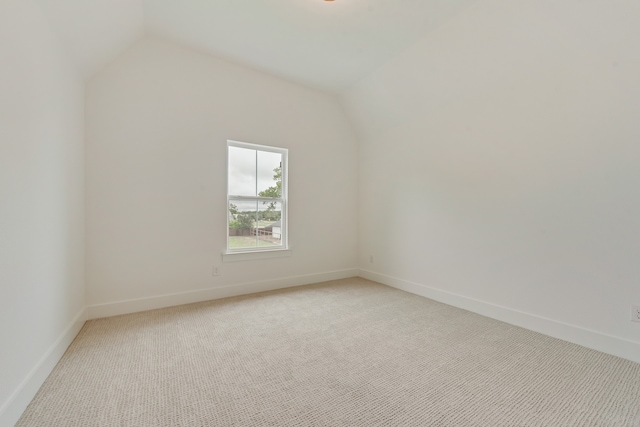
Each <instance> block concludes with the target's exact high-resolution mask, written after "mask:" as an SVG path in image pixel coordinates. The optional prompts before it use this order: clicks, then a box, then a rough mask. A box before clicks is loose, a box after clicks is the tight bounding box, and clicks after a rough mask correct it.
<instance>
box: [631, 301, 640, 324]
mask: <svg viewBox="0 0 640 427" xmlns="http://www.w3.org/2000/svg"><path fill="white" fill-rule="evenodd" d="M631 321H632V322H640V304H631Z"/></svg>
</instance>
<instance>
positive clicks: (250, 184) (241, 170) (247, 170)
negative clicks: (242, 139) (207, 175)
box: [229, 146, 258, 196]
mask: <svg viewBox="0 0 640 427" xmlns="http://www.w3.org/2000/svg"><path fill="white" fill-rule="evenodd" d="M256 182H257V177H256V150H249V149H246V148H239V147H232V146H230V147H229V194H232V195H235V196H257V195H258V194H257V192H256Z"/></svg>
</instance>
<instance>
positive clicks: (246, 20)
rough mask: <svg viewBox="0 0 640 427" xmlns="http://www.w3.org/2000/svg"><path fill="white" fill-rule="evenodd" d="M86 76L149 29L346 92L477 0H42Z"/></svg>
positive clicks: (273, 71)
mask: <svg viewBox="0 0 640 427" xmlns="http://www.w3.org/2000/svg"><path fill="white" fill-rule="evenodd" d="M35 1H36V2H37V3H38V4H39V5H40V7H41V8H42V10H43V11H44V12H45V14H46V15H47V17H48V18H49V21H50V23H51V25H52V26H53V28H54V30H55V31H56V32H57V33H58V34H59V36H60V38H61V40H62V41H63V43H64V44H65V45H66V47H67V50H68V52H69V54H70V57H71V58H72V60H73V62H74V63H75V64H76V65H77V67H78V69H79V70H80V72H81V73H82V75H83V76H84V77H85V78H89V77H90V76H91V75H93V74H94V73H96V72H97V71H99V70H100V69H101V68H102V67H103V66H104V65H106V64H107V63H108V62H110V61H111V60H113V59H115V58H116V57H117V56H118V55H119V54H120V53H122V52H123V51H124V50H125V49H126V48H127V47H128V46H130V45H131V43H133V42H134V41H135V40H137V39H139V38H141V37H142V36H143V35H145V34H146V35H149V36H155V37H159V38H164V39H168V40H170V41H174V42H178V43H180V44H183V45H185V46H187V47H190V48H192V49H197V50H199V51H201V52H204V53H208V54H211V55H214V56H217V57H222V58H225V59H227V60H231V61H234V62H237V63H240V64H243V65H245V66H249V67H252V68H255V69H257V70H260V71H263V72H267V73H270V74H274V75H276V76H280V77H283V78H286V79H288V80H291V81H294V82H297V83H300V84H303V85H307V86H311V87H314V88H317V89H322V90H327V91H332V92H339V91H341V90H343V89H345V88H347V87H349V86H350V85H352V84H353V83H355V82H356V81H357V80H359V79H360V78H362V77H364V76H365V75H367V74H368V73H369V72H371V71H372V70H374V69H375V68H377V67H379V66H380V65H382V64H384V63H385V62H387V61H388V60H389V59H391V58H392V57H394V56H395V55H397V54H398V53H399V52H401V51H402V50H404V49H406V48H407V47H408V46H410V45H411V44H412V43H414V42H415V41H416V40H418V39H419V38H420V37H422V36H424V35H425V34H427V33H429V32H430V31H433V30H434V29H436V28H438V27H439V26H440V25H442V23H444V22H446V21H447V20H449V19H451V18H452V17H453V16H455V15H456V14H457V13H460V12H461V11H462V10H464V9H465V8H466V7H468V6H469V5H471V4H473V3H474V2H476V1H477V0H430V1H415V0H403V1H394V2H390V1H385V0H348V1H334V2H330V3H328V2H324V1H321V0H303V1H301V0H278V1H276V0H236V1H207V2H205V1H202V0H183V1H180V2H176V1H172V0H94V1H90V2H88V1H83V0H35Z"/></svg>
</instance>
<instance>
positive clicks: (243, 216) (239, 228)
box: [228, 200, 258, 249]
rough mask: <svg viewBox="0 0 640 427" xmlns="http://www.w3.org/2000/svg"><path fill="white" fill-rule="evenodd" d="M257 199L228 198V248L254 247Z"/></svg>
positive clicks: (256, 242)
mask: <svg viewBox="0 0 640 427" xmlns="http://www.w3.org/2000/svg"><path fill="white" fill-rule="evenodd" d="M257 211H258V202H257V201H247V200H229V212H228V215H229V230H228V232H229V249H242V248H255V247H256V246H257V245H258V240H257V237H256V212H257Z"/></svg>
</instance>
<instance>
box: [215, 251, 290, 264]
mask: <svg viewBox="0 0 640 427" xmlns="http://www.w3.org/2000/svg"><path fill="white" fill-rule="evenodd" d="M290 256H291V249H272V250H268V251H251V252H223V253H222V262H236V261H254V260H261V259H273V258H286V257H290Z"/></svg>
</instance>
